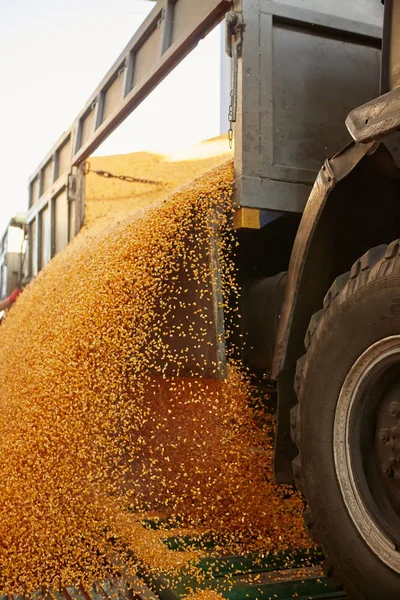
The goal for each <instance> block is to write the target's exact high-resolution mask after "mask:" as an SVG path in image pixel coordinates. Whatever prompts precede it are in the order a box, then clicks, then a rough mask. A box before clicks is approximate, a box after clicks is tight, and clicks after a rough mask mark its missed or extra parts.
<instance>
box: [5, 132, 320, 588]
mask: <svg viewBox="0 0 400 600" xmlns="http://www.w3.org/2000/svg"><path fill="white" fill-rule="evenodd" d="M215 143H216V144H218V143H219V142H215ZM207 148H208V150H207ZM212 148H213V145H212V144H211V145H210V146H209V147H206V150H204V148H203V150H202V151H203V152H204V155H203V157H202V158H199V157H198V156H197V158H195V157H193V158H189V159H188V160H186V161H183V160H177V159H176V157H175V158H174V159H172V158H169V159H168V160H166V159H164V158H162V157H154V156H153V157H149V156H146V157H143V156H142V155H140V156H136V158H135V160H134V161H133V162H132V160H133V159H132V158H131V159H129V160H128V159H127V164H125V165H124V164H122V163H121V160H120V162H119V163H118V164H117V162H115V164H113V163H112V161H113V160H114V159H109V160H108V161H105V160H104V161H103V163H102V162H101V161H102V160H103V159H93V160H92V161H91V167H92V168H95V169H102V168H104V169H105V168H106V169H107V170H109V171H113V172H116V173H119V174H122V173H124V171H125V172H126V171H130V172H128V173H126V174H134V175H136V176H138V177H145V178H150V179H156V180H160V181H161V182H163V183H164V187H162V186H154V187H153V188H152V189H151V190H150V189H149V186H147V187H146V186H143V185H142V184H132V183H126V182H121V181H114V180H110V181H109V180H106V181H105V180H104V179H102V178H100V177H98V176H96V175H95V174H92V173H90V174H89V175H88V182H87V218H86V223H85V226H84V228H83V230H82V232H81V233H80V234H79V235H78V236H77V238H75V240H73V242H72V243H71V244H70V245H69V246H68V247H67V248H66V249H65V251H63V252H62V253H61V254H59V255H57V256H56V257H55V258H54V259H53V260H52V261H51V263H50V264H49V265H48V266H47V267H46V268H45V269H44V270H43V271H42V272H41V273H40V274H39V276H38V277H37V278H36V280H35V281H34V282H33V283H32V284H31V285H30V286H29V287H28V288H27V289H26V290H25V291H24V292H23V294H22V295H21V296H20V298H19V299H18V300H17V302H16V305H15V307H13V308H12V309H11V311H10V313H9V315H8V316H7V318H6V319H5V321H4V323H3V325H2V327H1V330H0V363H1V365H2V379H1V383H0V456H1V460H0V482H1V485H0V589H1V591H2V592H4V591H6V592H11V591H17V590H20V591H24V590H25V591H26V590H33V589H36V588H37V587H39V586H44V587H46V588H47V587H54V586H55V587H58V586H63V585H66V584H71V583H75V582H78V581H91V580H93V578H102V577H104V576H105V573H106V572H107V571H108V570H109V569H110V564H112V561H113V558H114V555H115V553H124V552H125V550H126V548H130V549H131V550H132V553H133V555H134V559H132V558H128V556H126V557H125V559H126V563H127V565H128V566H129V568H130V569H132V570H134V569H135V561H139V562H140V563H141V565H142V567H143V565H146V566H147V568H149V569H154V570H162V571H173V570H174V569H176V568H178V567H179V566H181V564H182V563H187V562H188V561H190V560H192V559H193V557H194V556H195V555H196V553H193V552H189V551H188V552H184V553H172V552H171V551H169V550H168V549H167V548H166V547H165V546H164V545H163V544H162V543H161V541H160V536H162V532H161V533H160V532H151V531H145V532H144V530H143V527H142V526H141V525H140V522H141V520H142V519H143V516H144V515H147V516H151V517H152V518H154V517H157V518H161V519H166V520H167V521H168V522H169V524H171V522H172V523H175V526H176V527H178V526H179V527H180V528H181V531H185V532H187V531H188V530H189V531H192V532H198V533H205V532H210V533H212V534H213V535H214V536H216V538H217V539H218V540H220V546H223V548H224V551H231V552H247V551H251V550H255V549H257V550H265V551H268V550H275V549H278V548H279V549H284V548H291V547H299V546H304V545H307V544H308V543H309V542H308V540H307V536H306V533H305V531H304V529H303V526H302V520H301V508H302V506H301V505H302V502H301V499H300V497H299V496H298V495H297V494H295V493H293V492H292V491H291V490H289V489H287V488H278V487H276V486H275V485H274V484H273V482H272V469H271V464H272V446H271V439H270V435H269V423H268V421H267V420H266V419H265V418H264V419H258V418H257V419H255V418H254V417H255V414H254V413H255V412H257V411H258V410H261V409H250V408H249V404H248V395H249V386H248V383H247V382H246V377H245V375H244V374H243V373H242V372H241V369H240V367H239V366H238V365H235V364H234V363H231V365H230V367H229V370H228V374H227V377H226V378H225V379H224V380H223V381H212V380H205V379H202V378H189V377H177V376H172V375H170V374H169V372H168V373H167V372H166V370H165V369H164V368H163V367H164V366H165V364H169V365H172V366H174V367H175V371H178V372H179V370H182V371H183V370H184V369H185V356H186V354H185V348H186V346H187V348H190V345H191V344H193V340H195V341H196V343H198V345H201V342H202V338H203V337H204V336H206V335H207V324H208V323H209V318H210V316H209V315H207V314H202V310H203V309H202V304H200V305H199V307H197V308H196V307H195V310H193V299H192V298H191V299H190V301H189V300H188V299H187V296H185V289H182V288H181V287H180V286H181V282H182V272H185V273H186V280H185V284H184V285H186V283H187V281H189V283H190V286H191V288H192V289H195V291H196V293H197V295H198V297H200V298H201V297H202V296H206V295H207V294H209V293H210V284H211V283H212V281H213V278H214V276H215V275H216V274H215V273H212V272H210V267H209V265H210V264H217V263H216V262H215V263H212V262H208V261H204V255H203V254H202V252H199V251H198V250H199V248H202V247H204V244H208V241H209V239H210V237H212V236H214V235H215V231H216V230H217V229H221V228H223V229H224V230H227V229H229V224H230V220H231V212H232V205H231V193H232V186H233V164H232V161H230V160H228V161H226V158H227V156H226V155H221V154H220V153H218V152H214V150H213V149H212ZM115 161H116V159H115ZM129 161H130V162H129ZM135 161H136V162H135ZM140 161H142V163H141V164H142V166H141V167H140V168H139V163H140ZM128 162H129V164H128ZM133 164H134V166H135V172H134V173H132V172H131V169H132V165H133ZM146 165H147V166H146ZM149 165H150V166H149ZM185 165H186V166H185ZM213 166H214V168H213V169H212V170H210V171H208V172H207V173H206V174H205V175H202V176H201V177H199V178H197V179H196V180H194V181H193V182H192V183H190V184H189V185H184V187H181V188H180V189H179V190H178V191H173V190H176V188H177V187H178V186H180V185H182V184H187V182H188V180H189V179H192V178H193V176H197V175H199V174H200V173H201V172H202V171H204V169H205V168H206V169H208V168H210V167H213ZM107 186H111V187H108V188H107ZM113 186H114V187H113ZM166 190H167V191H171V193H170V195H168V196H167V197H166V198H164V196H165V192H166ZM149 204H151V206H150V207H149V206H148V205H149ZM146 205H147V209H146V210H144V209H145V206H146ZM138 210H139V212H138ZM234 244H235V239H234V235H233V233H231V234H230V235H228V236H226V235H225V236H224V241H223V242H221V243H220V244H219V254H220V256H219V261H220V265H221V270H222V288H223V290H224V289H226V288H227V287H229V289H230V290H232V286H233V289H234V290H235V287H234V286H235V282H234V267H233V264H232V262H231V259H230V258H229V257H230V256H231V252H227V250H228V249H232V246H233V245H234ZM228 247H229V248H228ZM215 268H216V267H215ZM185 302H187V303H190V304H191V306H190V307H189V308H190V310H189V311H186V312H185V308H188V307H185V306H182V304H185ZM205 306H206V304H205ZM178 308H179V309H180V310H183V313H181V314H186V316H187V315H188V314H189V315H190V314H195V315H196V323H191V322H187V321H188V319H186V322H185V323H177V322H175V321H174V314H175V310H177V309H178ZM199 322H200V324H201V323H203V325H204V326H202V327H200V331H199V328H198V323H199ZM171 331H173V333H174V335H175V336H178V337H179V336H180V337H181V338H183V339H184V343H183V345H182V347H181V350H182V351H181V352H180V353H179V355H174V353H173V352H172V350H171V347H170V346H169V341H168V340H169V339H170V333H171ZM203 341H204V340H203ZM188 353H190V352H189V351H188ZM200 366H201V365H200ZM215 366H216V368H217V367H218V365H215ZM260 423H261V424H260ZM217 551H218V549H217ZM178 554H179V556H177V555H178Z"/></svg>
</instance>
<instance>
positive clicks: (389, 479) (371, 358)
mask: <svg viewBox="0 0 400 600" xmlns="http://www.w3.org/2000/svg"><path fill="white" fill-rule="evenodd" d="M333 447H334V459H335V466H336V473H337V477H338V481H339V485H340V488H341V491H342V496H343V499H344V502H345V504H346V507H347V510H348V512H349V514H350V516H351V518H352V521H353V523H354V524H355V526H356V527H357V529H358V531H359V533H360V534H361V536H362V537H363V539H364V540H365V542H366V543H367V544H368V546H369V547H370V548H371V550H372V551H373V552H374V553H375V554H376V555H377V556H378V557H379V558H380V559H381V560H382V561H383V562H384V563H385V564H386V565H388V566H389V567H390V568H391V569H393V570H394V571H396V572H397V573H400V551H399V549H400V336H392V337H388V338H384V339H382V340H380V341H379V342H377V343H375V344H373V345H372V346H370V347H369V348H368V349H367V350H366V351H365V352H364V353H363V354H362V355H361V356H360V357H359V358H358V360H357V361H356V362H355V363H354V365H353V367H352V368H351V370H350V371H349V373H348V375H347V377H346V379H345V381H344V382H343V385H342V388H341V391H340V395H339V399H338V404H337V408H336V414H335V421H334V431H333Z"/></svg>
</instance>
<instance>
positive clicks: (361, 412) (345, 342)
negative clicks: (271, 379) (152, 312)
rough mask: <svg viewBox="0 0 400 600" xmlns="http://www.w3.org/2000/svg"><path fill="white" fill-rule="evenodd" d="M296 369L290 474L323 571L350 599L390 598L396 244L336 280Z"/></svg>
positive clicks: (399, 550) (399, 481)
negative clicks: (304, 507)
mask: <svg viewBox="0 0 400 600" xmlns="http://www.w3.org/2000/svg"><path fill="white" fill-rule="evenodd" d="M305 346H306V354H305V356H303V357H302V358H301V359H300V360H299V362H298V368H297V373H296V391H297V394H298V401H299V403H298V404H297V405H296V406H295V407H294V409H293V410H292V415H291V417H292V421H291V424H292V434H293V438H294V441H295V443H296V444H297V447H298V449H299V455H298V457H297V458H296V459H295V460H294V463H293V467H294V473H295V477H296V482H297V484H298V487H299V488H300V490H301V491H302V492H303V493H304V495H305V496H306V499H307V503H308V509H307V511H306V514H305V520H306V524H307V526H308V528H309V530H310V533H311V535H312V536H313V537H314V539H315V540H316V541H317V542H318V543H319V544H320V545H321V546H322V547H323V549H324V551H325V554H326V557H327V559H326V573H327V574H328V575H329V576H331V577H332V578H333V579H334V580H335V581H336V583H337V584H338V586H339V587H344V589H345V590H346V592H347V594H348V595H349V596H350V597H351V598H355V599H358V600H399V598H400V240H397V241H395V242H393V243H391V244H390V245H389V246H386V245H382V246H378V247H376V248H373V249H371V250H369V251H368V252H367V253H366V254H364V256H363V257H362V258H360V259H359V260H358V261H357V262H356V263H355V264H354V265H353V267H352V269H351V271H350V272H349V273H345V274H344V275H341V276H340V277H338V278H337V279H336V281H335V282H334V283H333V285H332V287H331V288H330V290H329V291H328V293H327V295H326V296H325V299H324V307H323V309H322V310H320V311H319V312H318V313H316V314H315V315H314V316H313V317H312V319H311V322H310V326H309V329H308V331H307V334H306V338H305Z"/></svg>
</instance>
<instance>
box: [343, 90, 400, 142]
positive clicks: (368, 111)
mask: <svg viewBox="0 0 400 600" xmlns="http://www.w3.org/2000/svg"><path fill="white" fill-rule="evenodd" d="M346 126H347V129H348V130H349V132H350V134H351V136H352V138H353V139H354V140H355V141H356V142H363V143H365V142H371V141H373V140H378V139H380V138H382V137H384V136H386V135H388V134H389V133H392V132H393V131H396V130H397V129H399V127H400V87H398V88H395V89H394V90H391V91H390V92H388V93H387V94H384V95H383V96H379V97H378V98H375V99H374V100H371V102H367V103H366V104H363V105H362V106H359V107H358V108H355V109H354V110H352V111H351V113H350V114H349V116H348V117H347V119H346Z"/></svg>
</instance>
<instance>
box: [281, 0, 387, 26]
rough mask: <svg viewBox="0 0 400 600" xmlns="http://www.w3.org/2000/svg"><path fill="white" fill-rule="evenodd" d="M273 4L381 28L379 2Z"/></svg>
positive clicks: (309, 0)
mask: <svg viewBox="0 0 400 600" xmlns="http://www.w3.org/2000/svg"><path fill="white" fill-rule="evenodd" d="M272 1H273V3H274V4H283V5H286V6H290V7H293V8H300V9H306V10H311V11H315V12H317V11H318V12H320V13H323V14H326V15H329V16H333V17H339V18H342V19H349V20H351V21H356V22H359V23H364V24H367V25H375V26H378V27H381V25H382V19H383V6H382V3H381V2H379V0H352V1H351V2H348V1H346V0H335V1H334V2H332V0H272Z"/></svg>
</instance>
